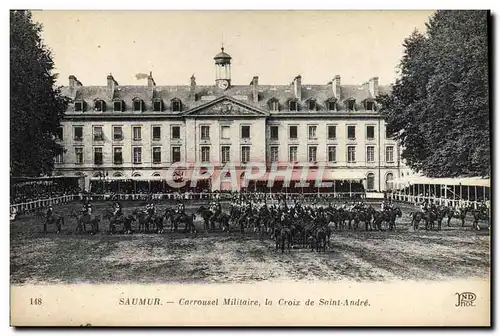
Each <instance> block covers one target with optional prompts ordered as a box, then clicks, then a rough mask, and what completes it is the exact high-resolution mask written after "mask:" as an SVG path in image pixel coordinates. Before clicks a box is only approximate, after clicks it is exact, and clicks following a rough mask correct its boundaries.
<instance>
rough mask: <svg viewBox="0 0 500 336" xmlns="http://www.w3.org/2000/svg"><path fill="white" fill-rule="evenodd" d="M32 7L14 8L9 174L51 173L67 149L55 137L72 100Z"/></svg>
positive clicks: (11, 16)
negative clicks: (59, 80)
mask: <svg viewBox="0 0 500 336" xmlns="http://www.w3.org/2000/svg"><path fill="white" fill-rule="evenodd" d="M41 33H42V26H41V25H40V24H38V23H34V22H33V21H32V15H31V12H30V11H21V10H15V11H11V12H10V172H11V176H40V175H50V174H51V172H52V169H53V167H54V157H55V156H56V155H57V154H60V153H62V150H63V149H62V147H61V146H60V145H59V144H58V143H56V141H55V137H56V133H57V128H58V126H59V125H60V120H61V118H62V117H63V114H64V111H65V110H66V106H67V100H66V98H65V97H63V96H62V95H61V94H60V91H59V89H58V88H57V87H56V86H55V81H56V78H57V75H56V74H54V73H53V69H54V63H53V61H52V57H51V53H50V51H49V50H48V49H47V48H46V46H45V45H44V44H43V42H42V39H41V36H40V35H41Z"/></svg>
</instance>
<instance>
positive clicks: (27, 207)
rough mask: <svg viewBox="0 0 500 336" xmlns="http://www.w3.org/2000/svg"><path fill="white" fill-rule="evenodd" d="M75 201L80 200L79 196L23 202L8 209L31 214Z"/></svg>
mask: <svg viewBox="0 0 500 336" xmlns="http://www.w3.org/2000/svg"><path fill="white" fill-rule="evenodd" d="M75 199H80V196H79V195H64V196H59V197H52V198H47V199H41V200H37V201H31V202H25V203H18V204H12V205H11V206H10V207H11V209H14V211H16V212H17V213H25V212H31V211H35V210H38V209H43V208H46V207H48V206H50V205H59V204H66V203H69V202H71V201H73V200H75ZM11 211H12V210H11Z"/></svg>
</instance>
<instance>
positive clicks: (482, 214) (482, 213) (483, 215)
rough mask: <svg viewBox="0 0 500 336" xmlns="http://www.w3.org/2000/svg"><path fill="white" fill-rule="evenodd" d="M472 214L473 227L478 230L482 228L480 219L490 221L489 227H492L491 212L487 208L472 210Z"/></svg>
mask: <svg viewBox="0 0 500 336" xmlns="http://www.w3.org/2000/svg"><path fill="white" fill-rule="evenodd" d="M472 215H473V216H474V221H473V222H472V228H473V229H476V230H478V231H479V230H481V228H480V227H479V220H486V221H488V228H489V227H490V214H489V211H487V210H472Z"/></svg>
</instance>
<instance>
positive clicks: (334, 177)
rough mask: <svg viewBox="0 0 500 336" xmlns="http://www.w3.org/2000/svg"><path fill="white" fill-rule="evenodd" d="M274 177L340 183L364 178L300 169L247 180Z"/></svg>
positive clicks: (343, 172)
mask: <svg viewBox="0 0 500 336" xmlns="http://www.w3.org/2000/svg"><path fill="white" fill-rule="evenodd" d="M271 177H274V181H284V180H285V179H287V178H288V179H290V181H301V180H304V179H305V181H316V180H317V179H319V180H320V181H342V180H363V179H365V178H366V176H365V174H364V173H363V172H358V171H354V170H347V169H325V170H318V169H309V170H306V171H305V172H303V171H302V170H301V169H294V170H293V171H292V172H291V173H290V172H288V171H287V170H278V171H275V172H266V173H265V174H264V175H263V176H262V177H256V178H253V177H252V178H249V180H257V181H268V180H269V179H270V178H271Z"/></svg>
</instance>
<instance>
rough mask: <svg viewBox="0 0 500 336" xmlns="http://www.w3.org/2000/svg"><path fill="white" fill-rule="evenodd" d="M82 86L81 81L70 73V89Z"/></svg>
mask: <svg viewBox="0 0 500 336" xmlns="http://www.w3.org/2000/svg"><path fill="white" fill-rule="evenodd" d="M80 86H82V83H81V82H80V81H79V80H78V79H76V77H75V75H70V76H69V88H70V90H71V91H73V90H74V89H76V88H77V87H80Z"/></svg>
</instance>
